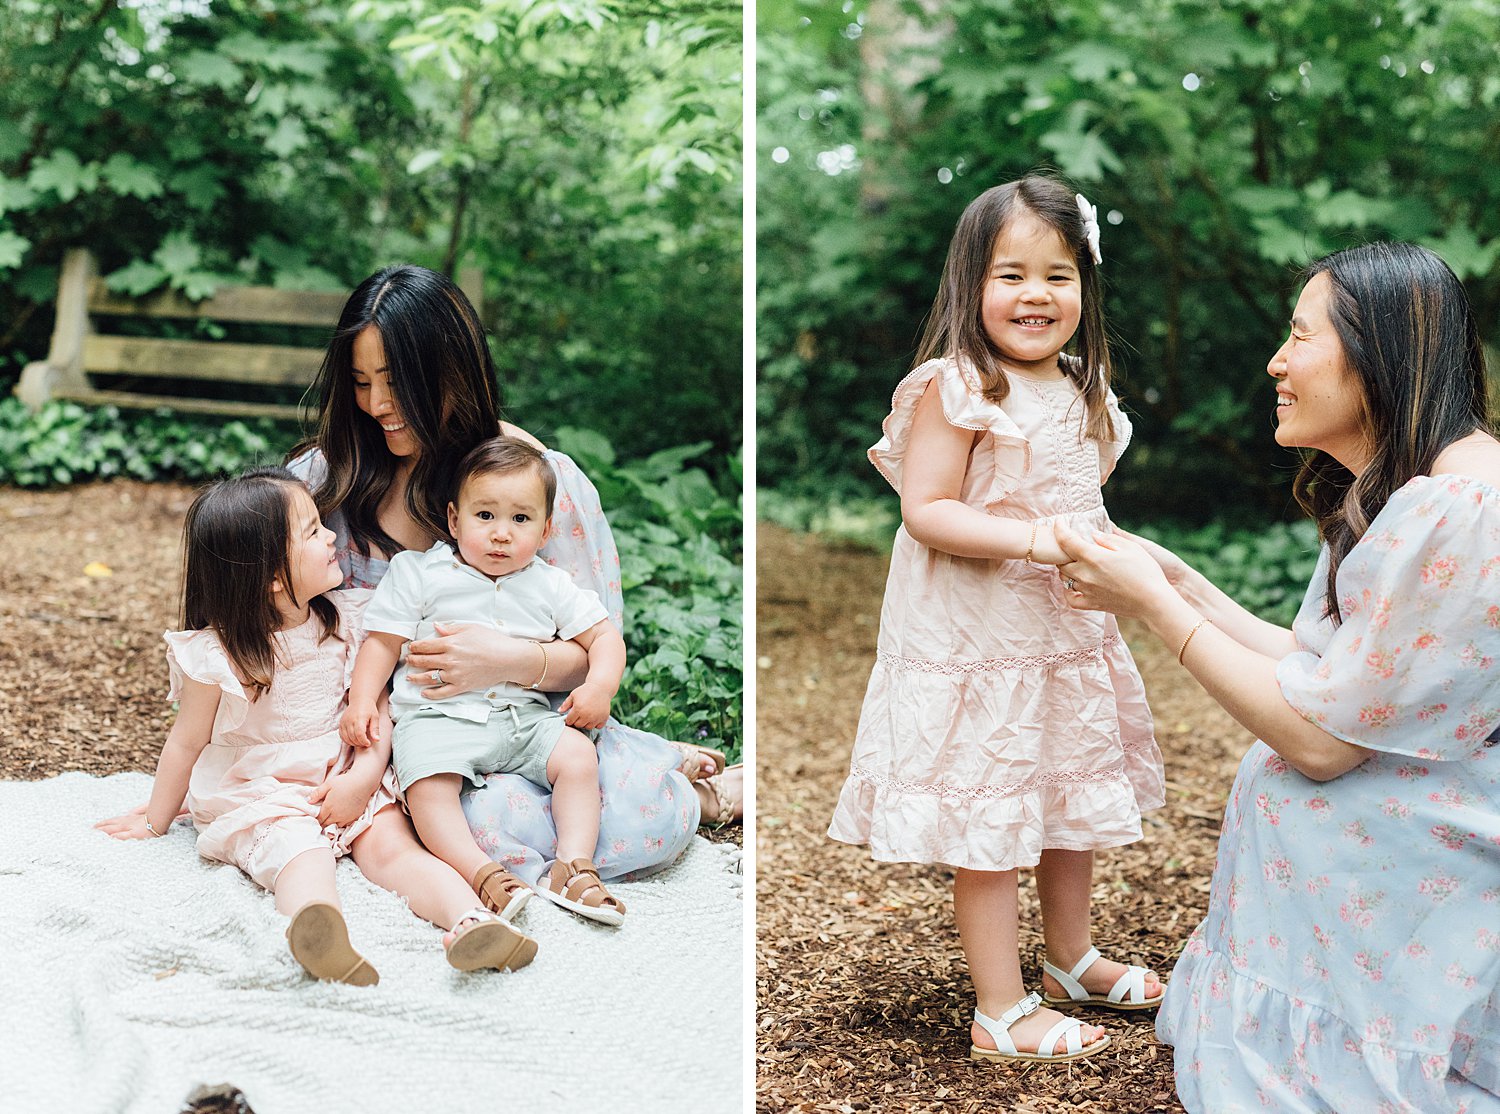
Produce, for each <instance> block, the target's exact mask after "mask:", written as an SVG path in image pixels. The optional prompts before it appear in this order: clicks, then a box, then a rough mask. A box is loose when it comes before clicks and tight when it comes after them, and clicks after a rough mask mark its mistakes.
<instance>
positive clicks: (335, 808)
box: [307, 773, 375, 828]
mask: <svg viewBox="0 0 1500 1114" xmlns="http://www.w3.org/2000/svg"><path fill="white" fill-rule="evenodd" d="M374 795H375V791H374V790H373V789H367V788H366V787H365V785H364V784H363V779H362V778H357V777H352V776H350V775H349V774H347V773H343V774H329V775H328V776H327V777H326V778H324V779H323V784H322V785H320V786H318V787H317V788H316V789H314V790H313V791H312V793H310V794H309V795H308V798H307V803H308V804H313V805H315V804H318V803H319V802H322V807H321V808H320V809H318V823H319V824H322V825H323V826H324V827H327V826H328V825H329V824H333V825H335V826H337V827H340V828H347V827H348V826H349V825H350V824H352V823H354V822H355V821H356V820H358V819H359V818H360V816H361V815H362V814H363V813H364V811H365V806H366V805H367V804H369V803H370V798H371V797H373V796H374Z"/></svg>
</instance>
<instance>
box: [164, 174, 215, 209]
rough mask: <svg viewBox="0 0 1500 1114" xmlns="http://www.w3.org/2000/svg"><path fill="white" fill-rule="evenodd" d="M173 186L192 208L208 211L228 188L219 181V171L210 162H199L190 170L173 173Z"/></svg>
mask: <svg viewBox="0 0 1500 1114" xmlns="http://www.w3.org/2000/svg"><path fill="white" fill-rule="evenodd" d="M172 186H173V188H174V189H176V190H177V192H178V193H180V194H182V197H183V200H185V201H186V202H187V203H188V206H189V207H190V208H193V209H196V210H197V211H198V212H200V213H202V212H207V211H208V210H209V209H212V208H213V207H214V205H216V204H217V203H218V201H219V199H220V198H222V197H223V196H224V195H225V193H226V190H225V189H224V186H223V185H222V184H221V183H220V182H219V172H218V170H217V169H215V168H214V167H213V166H212V165H211V164H209V163H198V164H197V165H196V166H193V167H191V168H190V169H188V170H182V171H178V172H176V173H174V174H173V175H172Z"/></svg>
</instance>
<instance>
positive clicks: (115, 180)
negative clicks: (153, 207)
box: [101, 151, 163, 198]
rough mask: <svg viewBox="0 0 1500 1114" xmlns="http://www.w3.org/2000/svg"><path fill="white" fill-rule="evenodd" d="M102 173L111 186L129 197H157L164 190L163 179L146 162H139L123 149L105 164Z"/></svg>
mask: <svg viewBox="0 0 1500 1114" xmlns="http://www.w3.org/2000/svg"><path fill="white" fill-rule="evenodd" d="M101 173H102V174H103V176H104V180H105V181H106V182H108V183H109V185H110V188H111V189H113V190H114V191H115V192H116V193H118V194H123V195H125V196H128V197H140V198H147V197H156V196H158V195H160V194H161V193H162V192H163V190H162V184H161V179H160V178H158V177H157V176H156V171H154V170H152V169H151V168H150V167H149V166H146V165H145V164H144V163H139V162H137V161H136V160H135V159H133V158H131V157H130V156H129V155H127V154H125V153H124V152H123V151H116V152H115V153H114V154H113V155H111V156H110V157H109V160H108V161H107V162H106V163H105V164H104V167H103V170H102V171H101Z"/></svg>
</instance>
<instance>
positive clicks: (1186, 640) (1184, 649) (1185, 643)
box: [1177, 619, 1213, 665]
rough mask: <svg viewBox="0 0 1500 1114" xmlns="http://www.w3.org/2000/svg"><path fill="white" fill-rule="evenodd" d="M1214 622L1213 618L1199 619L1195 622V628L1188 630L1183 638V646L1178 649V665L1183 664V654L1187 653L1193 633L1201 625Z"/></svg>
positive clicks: (1196, 631) (1195, 632)
mask: <svg viewBox="0 0 1500 1114" xmlns="http://www.w3.org/2000/svg"><path fill="white" fill-rule="evenodd" d="M1212 622H1213V620H1212V619H1199V620H1198V621H1197V622H1196V623H1194V624H1193V629H1192V630H1190V631H1188V632H1187V637H1186V638H1184V639H1183V640H1182V648H1181V649H1180V650H1178V651H1177V664H1178V665H1182V655H1183V654H1185V653H1187V648H1188V643H1189V642H1191V641H1192V640H1193V635H1195V634H1197V633H1198V629H1199V628H1200V627H1202V626H1203V624H1204V623H1212Z"/></svg>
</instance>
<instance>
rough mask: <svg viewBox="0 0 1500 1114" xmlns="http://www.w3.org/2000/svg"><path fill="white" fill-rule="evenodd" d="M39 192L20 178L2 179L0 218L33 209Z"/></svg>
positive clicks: (0, 185) (0, 183)
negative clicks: (32, 206)
mask: <svg viewBox="0 0 1500 1114" xmlns="http://www.w3.org/2000/svg"><path fill="white" fill-rule="evenodd" d="M36 198H37V191H36V190H35V189H34V188H32V187H31V186H30V185H28V184H27V183H26V182H23V181H22V180H21V179H19V178H5V177H0V216H4V215H5V214H6V213H14V212H19V211H20V210H22V209H29V208H31V205H32V202H34V201H35V200H36Z"/></svg>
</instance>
